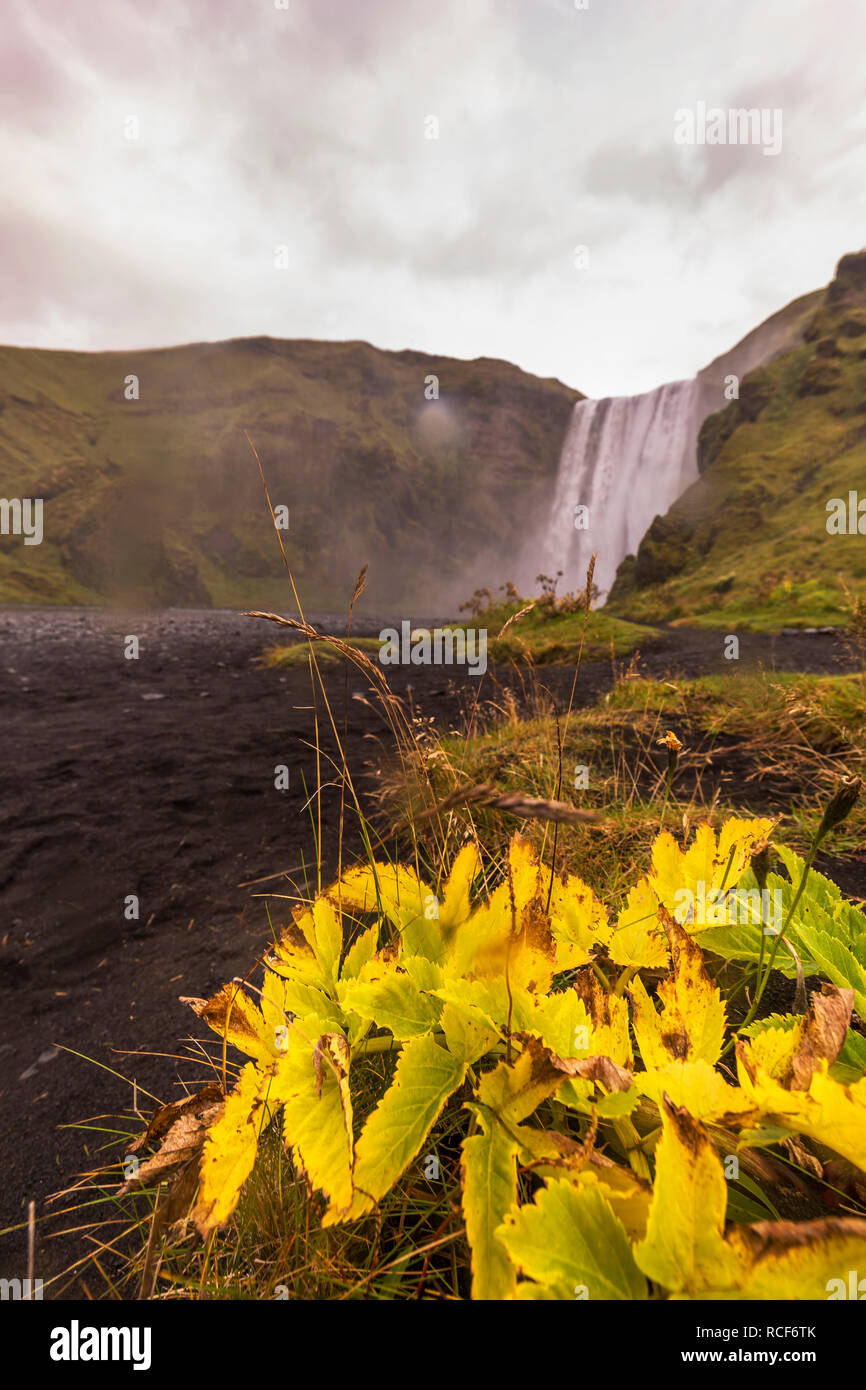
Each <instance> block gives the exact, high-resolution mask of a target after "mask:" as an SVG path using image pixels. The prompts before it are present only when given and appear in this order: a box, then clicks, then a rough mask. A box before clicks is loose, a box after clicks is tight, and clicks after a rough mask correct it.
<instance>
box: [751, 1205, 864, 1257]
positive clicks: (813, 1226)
mask: <svg viewBox="0 0 866 1390" xmlns="http://www.w3.org/2000/svg"><path fill="white" fill-rule="evenodd" d="M832 1236H853V1237H854V1238H855V1239H857V1240H863V1239H866V1221H864V1220H862V1219H861V1218H860V1217H851V1216H824V1217H821V1218H820V1219H819V1220H817V1221H756V1222H755V1223H754V1225H751V1226H746V1225H738V1226H737V1238H738V1241H739V1243H740V1244H741V1245H743V1246H745V1247H746V1248H747V1249H748V1251H749V1254H750V1255H751V1257H752V1260H753V1262H754V1263H757V1262H758V1261H759V1260H763V1259H766V1258H767V1256H769V1255H781V1254H784V1252H785V1251H786V1250H796V1249H798V1248H803V1249H809V1248H810V1247H812V1246H815V1245H817V1244H818V1243H819V1242H820V1241H823V1240H827V1239H828V1238H830V1237H832Z"/></svg>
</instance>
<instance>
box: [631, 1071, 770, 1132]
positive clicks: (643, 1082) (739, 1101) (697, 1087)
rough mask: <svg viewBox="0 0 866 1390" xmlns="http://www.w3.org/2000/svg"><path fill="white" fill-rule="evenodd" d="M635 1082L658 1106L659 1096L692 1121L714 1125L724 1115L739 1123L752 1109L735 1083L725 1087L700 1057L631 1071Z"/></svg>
mask: <svg viewBox="0 0 866 1390" xmlns="http://www.w3.org/2000/svg"><path fill="white" fill-rule="evenodd" d="M634 1080H635V1085H636V1086H637V1087H638V1089H639V1090H640V1091H641V1092H642V1093H643V1094H644V1095H645V1096H649V1098H650V1100H653V1101H655V1103H656V1105H657V1106H658V1107H659V1109H661V1104H662V1096H663V1095H667V1096H668V1098H669V1099H670V1100H671V1101H673V1103H674V1105H679V1106H682V1107H683V1109H685V1110H688V1112H689V1114H690V1115H691V1116H692V1118H693V1119H695V1120H704V1121H706V1122H712V1123H717V1124H722V1123H724V1122H725V1121H726V1120H727V1119H728V1118H730V1119H731V1120H734V1119H736V1120H738V1122H740V1123H742V1121H743V1118H744V1117H745V1116H751V1115H752V1114H754V1113H755V1112H756V1106H755V1103H754V1101H753V1100H752V1099H750V1097H749V1096H747V1095H746V1094H745V1092H744V1091H741V1090H740V1089H738V1088H737V1087H736V1086H729V1085H728V1083H727V1082H726V1081H725V1078H724V1077H723V1076H722V1075H721V1073H720V1072H717V1071H716V1070H715V1069H714V1068H713V1067H711V1066H710V1064H709V1062H705V1061H703V1060H699V1061H695V1062H673V1061H669V1062H667V1063H666V1064H665V1065H663V1066H661V1067H652V1068H649V1069H648V1070H647V1071H639V1072H635V1078H634Z"/></svg>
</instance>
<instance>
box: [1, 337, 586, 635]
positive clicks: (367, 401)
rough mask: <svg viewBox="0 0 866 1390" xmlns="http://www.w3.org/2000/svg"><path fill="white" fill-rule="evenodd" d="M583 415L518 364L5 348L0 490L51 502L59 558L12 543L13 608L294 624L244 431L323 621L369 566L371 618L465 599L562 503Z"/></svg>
mask: <svg viewBox="0 0 866 1390" xmlns="http://www.w3.org/2000/svg"><path fill="white" fill-rule="evenodd" d="M130 375H135V376H136V377H137V378H138V391H139V394H138V399H132V400H128V399H126V394H125V389H126V388H125V382H126V378H127V377H128V376H130ZM432 378H436V382H434V381H432V380H431V379H432ZM437 383H438V392H439V398H438V400H437V399H428V398H427V396H428V394H432V393H433V392H434V391H435V389H436V385H437ZM579 399H580V395H579V393H578V392H576V391H574V390H571V389H570V388H568V387H566V386H563V385H562V384H561V383H560V382H558V381H543V380H540V379H538V378H536V377H532V376H529V375H528V374H526V373H525V372H521V371H520V370H519V369H518V368H517V367H514V366H512V365H511V364H509V363H507V362H498V361H493V360H490V359H485V358H482V359H479V360H477V361H474V362H462V361H456V360H454V359H451V358H437V357H428V356H426V355H425V354H423V353H417V352H398V353H391V352H381V351H379V350H377V349H376V348H373V347H370V346H369V345H368V344H366V343H322V342H308V341H281V340H276V339H271V338H255V339H241V340H237V341H234V342H227V343H204V344H194V345H192V346H189V347H182V348H170V349H161V350H153V351H147V352H115V353H72V352H42V351H36V350H30V349H21V348H2V349H0V457H2V460H3V469H2V485H0V494H2V496H4V497H6V498H16V497H17V498H27V497H29V498H42V499H43V501H44V540H43V542H42V544H41V545H38V546H36V545H34V546H24V544H23V541H22V539H21V537H19V536H13V535H8V536H3V535H0V603H16V602H23V603H106V602H109V603H113V602H117V603H130V604H135V605H139V604H140V605H144V606H157V607H158V606H165V605H169V604H174V605H178V606H196V607H199V606H201V607H208V606H211V605H214V606H226V607H245V606H249V607H256V606H261V607H264V606H275V605H279V606H280V607H281V608H285V606H286V603H287V602H288V597H287V596H288V593H289V590H288V582H287V579H286V575H285V570H284V568H283V563H282V559H281V556H280V550H279V545H278V543H277V539H276V537H275V536H274V529H273V526H272V524H271V522H270V518H269V516H268V513H267V510H266V506H265V501H264V496H263V492H262V485H261V479H260V477H259V473H258V468H257V466H256V463H255V460H254V458H253V456H252V454H251V453H250V450H249V446H248V444H247V442H246V440H245V438H244V433H243V431H244V430H248V431H249V433H250V436H251V438H252V440H253V442H254V443H255V445H256V447H257V449H258V451H259V453H260V455H261V458H262V462H263V465H264V469H265V474H266V477H267V481H268V486H269V489H270V494H271V499H272V501H273V503H274V505H275V506H278V505H283V506H285V507H287V508H288V509H289V529H288V531H287V532H285V533H284V534H283V539H284V541H285V544H286V548H287V551H288V553H289V556H290V560H291V564H292V568H293V571H294V573H295V576H296V578H297V580H298V583H299V587H300V590H301V595H302V599H303V601H304V603H305V604H306V605H308V606H309V607H310V608H315V607H318V608H331V607H334V608H336V607H339V608H343V607H344V606H345V604H346V601H347V597H348V595H349V594H350V593H351V591H352V585H353V583H354V580H355V578H356V576H357V574H358V571H359V570H360V568H361V566H362V565H363V564H365V563H367V562H369V565H370V570H369V575H368V593H367V598H366V600H365V602H366V603H367V604H368V605H370V606H371V605H375V604H380V605H392V604H393V605H414V606H415V607H418V606H419V605H421V604H424V605H425V607H426V609H427V611H429V609H430V607H431V606H434V605H436V604H438V603H440V602H441V603H446V602H447V603H454V602H455V600H456V599H457V598H458V596H459V598H464V597H465V596H466V593H467V592H470V591H471V590H472V588H474V587H475V585H476V584H478V583H484V582H486V581H487V580H488V579H489V575H490V571H489V570H488V571H487V572H486V573H478V571H477V568H476V567H475V566H474V562H475V561H476V560H477V558H478V556H479V553H480V552H482V551H484V550H485V549H487V548H489V549H490V551H491V553H495V554H496V555H497V556H500V557H507V556H508V555H509V554H516V553H517V551H518V550H519V548H520V545H521V543H522V540H523V537H524V535H525V534H526V531H527V527H528V525H529V524H530V523H532V522H533V521H534V520H535V518H536V517H537V516H540V515H542V514H543V512H544V510H545V508H546V507H547V506H548V505H549V496H550V492H551V489H552V487H553V483H554V479H555V477H556V468H557V463H558V459H559V451H560V447H561V444H562V440H563V438H564V436H565V432H566V428H567V425H568V420H569V417H570V414H571V409H572V406H573V405H574V402H575V401H576V400H579ZM467 586H468V587H467Z"/></svg>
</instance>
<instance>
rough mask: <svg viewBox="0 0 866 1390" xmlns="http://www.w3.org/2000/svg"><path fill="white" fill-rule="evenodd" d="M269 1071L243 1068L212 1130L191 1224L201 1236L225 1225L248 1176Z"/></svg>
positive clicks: (265, 1111) (264, 1116)
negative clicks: (193, 1223) (194, 1225)
mask: <svg viewBox="0 0 866 1390" xmlns="http://www.w3.org/2000/svg"><path fill="white" fill-rule="evenodd" d="M272 1079H273V1076H272V1071H271V1070H270V1069H269V1070H268V1071H267V1072H264V1073H262V1072H259V1071H257V1070H256V1067H255V1066H254V1065H253V1063H252V1062H248V1063H247V1065H246V1066H245V1067H244V1069H243V1071H242V1072H241V1074H240V1077H239V1078H238V1083H237V1085H236V1086H235V1088H234V1090H233V1091H232V1092H231V1093H230V1094H229V1095H228V1096H227V1097H226V1102H225V1106H224V1108H223V1112H222V1115H221V1116H220V1118H219V1119H218V1120H217V1121H216V1123H215V1124H214V1125H213V1126H212V1128H211V1129H210V1130H209V1132H208V1136H207V1139H206V1140H205V1144H204V1150H203V1154H202V1164H201V1175H200V1185H199V1194H198V1202H197V1205H196V1207H195V1210H194V1211H193V1213H192V1219H193V1221H194V1222H195V1224H196V1226H197V1227H198V1230H199V1231H200V1232H201V1234H202V1235H207V1233H208V1232H209V1231H212V1230H214V1228H215V1227H217V1226H221V1225H222V1224H223V1222H224V1221H227V1220H228V1218H229V1217H230V1216H231V1214H232V1212H233V1211H234V1209H235V1207H236V1206H237V1203H238V1197H239V1196H240V1191H241V1188H242V1187H243V1185H244V1183H245V1182H246V1180H247V1178H248V1177H249V1175H250V1173H251V1172H252V1168H253V1164H254V1163H255V1159H256V1150H257V1148H258V1143H259V1134H260V1132H261V1128H262V1125H263V1124H264V1123H265V1122H266V1120H267V1119H268V1117H269V1111H268V1109H267V1098H268V1095H269V1092H270V1087H271V1081H272Z"/></svg>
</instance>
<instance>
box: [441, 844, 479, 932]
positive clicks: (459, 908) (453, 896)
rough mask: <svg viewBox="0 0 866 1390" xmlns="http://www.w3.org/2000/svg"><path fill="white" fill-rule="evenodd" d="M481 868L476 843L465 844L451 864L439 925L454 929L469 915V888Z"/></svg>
mask: <svg viewBox="0 0 866 1390" xmlns="http://www.w3.org/2000/svg"><path fill="white" fill-rule="evenodd" d="M480 868H481V860H480V858H479V856H478V850H477V849H476V848H475V845H464V847H463V849H462V850H461V851H460V853H459V854H458V856H457V858H456V859H455V860H454V863H453V865H452V866H451V873H450V874H449V876H448V882H447V883H446V884H445V890H444V892H443V895H442V904H441V906H440V908H439V926H440V927H441V928H442V930H443V931H453V929H454V928H455V927H459V925H460V923H461V922H465V921H466V919H467V917H468V916H469V890H470V889H471V887H472V884H473V882H474V880H475V878H476V876H477V874H478V871H479V870H480Z"/></svg>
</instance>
